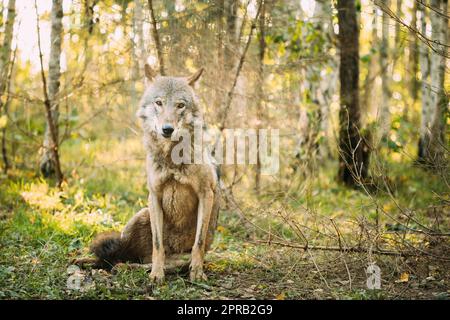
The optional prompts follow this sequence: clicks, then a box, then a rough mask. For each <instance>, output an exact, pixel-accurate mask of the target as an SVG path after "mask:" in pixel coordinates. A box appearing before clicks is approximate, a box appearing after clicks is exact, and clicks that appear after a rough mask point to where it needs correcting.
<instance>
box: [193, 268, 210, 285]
mask: <svg viewBox="0 0 450 320" xmlns="http://www.w3.org/2000/svg"><path fill="white" fill-rule="evenodd" d="M189 276H190V278H191V281H193V282H198V281H207V280H208V277H207V276H206V274H205V273H204V272H203V267H202V266H191V272H190V275H189Z"/></svg>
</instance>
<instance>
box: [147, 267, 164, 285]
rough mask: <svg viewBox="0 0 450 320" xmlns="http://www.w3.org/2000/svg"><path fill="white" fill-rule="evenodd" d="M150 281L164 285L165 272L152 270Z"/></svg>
mask: <svg viewBox="0 0 450 320" xmlns="http://www.w3.org/2000/svg"><path fill="white" fill-rule="evenodd" d="M150 281H151V282H152V283H154V284H162V283H163V282H164V270H162V269H160V270H152V272H150Z"/></svg>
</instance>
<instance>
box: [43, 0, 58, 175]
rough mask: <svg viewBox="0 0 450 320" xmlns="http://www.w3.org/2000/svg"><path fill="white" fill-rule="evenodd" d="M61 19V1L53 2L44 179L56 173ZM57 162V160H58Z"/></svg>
mask: <svg viewBox="0 0 450 320" xmlns="http://www.w3.org/2000/svg"><path fill="white" fill-rule="evenodd" d="M62 18H63V7H62V0H53V4H52V12H51V34H50V59H49V67H48V98H49V101H50V106H51V108H50V110H51V119H52V121H53V124H50V123H47V126H46V129H45V136H44V143H43V154H42V158H41V163H40V169H41V172H42V174H43V175H44V176H45V177H49V176H52V175H54V174H55V172H56V170H57V169H56V168H55V165H56V159H54V152H52V145H53V143H54V144H55V146H56V148H58V117H59V101H58V92H59V86H60V76H61V70H60V67H61V63H60V57H61V40H62ZM50 125H52V126H53V127H54V129H55V132H54V134H55V138H56V141H52V134H51V132H50V128H49V127H50ZM58 161H59V159H58Z"/></svg>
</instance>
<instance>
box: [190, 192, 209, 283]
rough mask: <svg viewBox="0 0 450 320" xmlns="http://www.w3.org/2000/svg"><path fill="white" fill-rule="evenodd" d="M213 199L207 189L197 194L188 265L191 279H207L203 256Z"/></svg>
mask: <svg viewBox="0 0 450 320" xmlns="http://www.w3.org/2000/svg"><path fill="white" fill-rule="evenodd" d="M213 201H214V192H213V191H212V190H208V191H206V192H204V193H202V194H200V195H199V203H198V215H197V230H196V234H195V242H194V246H193V247H192V258H191V265H190V269H191V271H190V278H191V281H198V280H207V277H206V275H205V273H204V272H203V259H204V256H205V245H206V237H207V235H208V227H209V220H210V218H211V212H212V207H213Z"/></svg>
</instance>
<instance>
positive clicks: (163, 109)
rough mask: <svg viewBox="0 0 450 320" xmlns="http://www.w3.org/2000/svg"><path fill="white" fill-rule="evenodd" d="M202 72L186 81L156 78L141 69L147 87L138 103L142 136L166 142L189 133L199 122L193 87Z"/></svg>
mask: <svg viewBox="0 0 450 320" xmlns="http://www.w3.org/2000/svg"><path fill="white" fill-rule="evenodd" d="M202 72H203V68H202V69H200V70H198V71H197V72H196V73H194V74H193V75H191V76H189V77H165V76H157V75H156V73H155V72H154V71H153V70H152V69H151V67H150V66H149V65H148V64H146V65H145V76H146V77H147V79H148V80H149V85H148V87H147V89H146V90H145V92H144V95H143V97H142V99H141V101H140V104H139V109H138V111H137V114H136V115H137V116H138V117H139V118H141V119H142V122H143V128H144V131H145V132H146V133H154V134H156V135H157V136H161V137H163V138H166V139H169V140H170V137H171V136H173V135H177V134H178V133H179V132H180V131H181V130H182V129H190V128H192V127H193V125H194V122H195V121H196V120H198V119H200V118H201V113H200V110H199V108H198V105H197V98H196V96H195V93H194V90H193V85H194V83H195V82H196V81H197V80H198V79H199V78H200V76H201V74H202Z"/></svg>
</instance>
